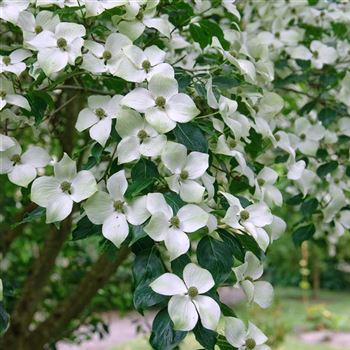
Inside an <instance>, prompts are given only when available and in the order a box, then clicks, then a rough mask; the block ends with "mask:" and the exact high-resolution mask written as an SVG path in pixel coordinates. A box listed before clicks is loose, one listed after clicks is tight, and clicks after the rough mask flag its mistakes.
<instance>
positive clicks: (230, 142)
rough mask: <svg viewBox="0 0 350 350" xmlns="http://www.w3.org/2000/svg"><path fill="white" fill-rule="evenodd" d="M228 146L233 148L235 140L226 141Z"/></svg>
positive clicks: (235, 144) (235, 143)
mask: <svg viewBox="0 0 350 350" xmlns="http://www.w3.org/2000/svg"><path fill="white" fill-rule="evenodd" d="M228 146H229V147H230V148H235V147H236V146H237V142H236V140H230V141H229V143H228Z"/></svg>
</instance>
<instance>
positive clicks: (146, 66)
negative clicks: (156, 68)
mask: <svg viewBox="0 0 350 350" xmlns="http://www.w3.org/2000/svg"><path fill="white" fill-rule="evenodd" d="M142 68H143V69H144V70H145V71H146V72H148V71H149V70H150V68H151V62H150V61H148V60H144V61H143V62H142Z"/></svg>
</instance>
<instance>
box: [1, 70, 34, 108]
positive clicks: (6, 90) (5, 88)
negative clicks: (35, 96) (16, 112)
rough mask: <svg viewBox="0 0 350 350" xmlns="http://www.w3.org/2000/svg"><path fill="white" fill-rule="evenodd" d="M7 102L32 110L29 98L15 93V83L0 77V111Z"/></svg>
mask: <svg viewBox="0 0 350 350" xmlns="http://www.w3.org/2000/svg"><path fill="white" fill-rule="evenodd" d="M6 104H11V105H14V106H18V107H21V108H24V109H26V110H28V111H30V106H29V103H28V101H27V99H26V98H25V97H23V96H21V95H18V94H16V93H15V90H14V88H13V85H12V83H11V82H10V81H9V80H7V79H5V78H3V77H0V111H1V110H2V109H3V108H4V107H5V106H6Z"/></svg>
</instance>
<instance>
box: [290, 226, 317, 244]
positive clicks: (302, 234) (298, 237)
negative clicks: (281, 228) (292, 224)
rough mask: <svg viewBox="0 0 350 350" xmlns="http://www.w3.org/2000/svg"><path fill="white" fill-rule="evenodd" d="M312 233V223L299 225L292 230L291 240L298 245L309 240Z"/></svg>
mask: <svg viewBox="0 0 350 350" xmlns="http://www.w3.org/2000/svg"><path fill="white" fill-rule="evenodd" d="M314 233H315V226H314V224H309V225H305V226H301V227H299V228H297V229H296V230H295V231H294V232H293V242H294V244H295V245H297V246H300V245H301V243H302V242H304V241H307V240H309V239H310V238H311V237H312V236H313V235H314Z"/></svg>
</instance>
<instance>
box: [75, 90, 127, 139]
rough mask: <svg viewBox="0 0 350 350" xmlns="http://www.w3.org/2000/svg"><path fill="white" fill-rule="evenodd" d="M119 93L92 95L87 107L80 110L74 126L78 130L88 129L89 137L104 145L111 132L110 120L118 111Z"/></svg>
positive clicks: (115, 116) (120, 97)
mask: <svg viewBox="0 0 350 350" xmlns="http://www.w3.org/2000/svg"><path fill="white" fill-rule="evenodd" d="M121 99H122V96H121V95H115V96H113V97H112V98H111V97H110V96H99V95H93V96H90V97H89V98H88V107H87V108H84V109H83V110H82V111H80V113H79V115H78V119H77V122H76V124H75V127H76V129H77V130H78V131H83V130H86V129H90V130H89V133H90V137H91V138H92V139H93V140H96V141H97V142H98V143H99V144H100V145H101V146H104V145H105V144H106V142H107V140H108V138H109V135H110V134H111V128H112V120H113V119H115V118H117V116H118V115H119V113H120V110H121V108H120V100H121Z"/></svg>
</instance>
